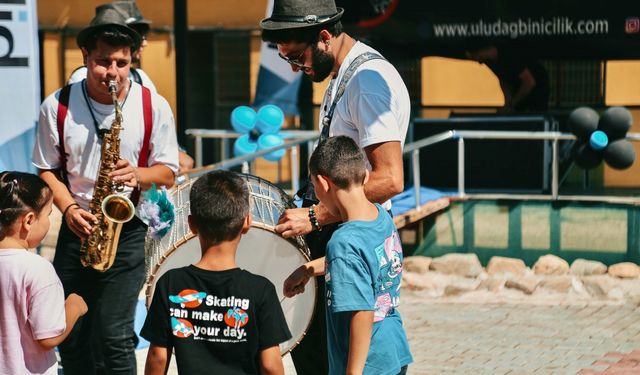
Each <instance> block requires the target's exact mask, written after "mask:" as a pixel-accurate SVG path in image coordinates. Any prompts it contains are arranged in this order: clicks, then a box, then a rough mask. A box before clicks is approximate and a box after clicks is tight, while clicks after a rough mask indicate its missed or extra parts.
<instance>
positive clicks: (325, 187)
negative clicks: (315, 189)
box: [316, 175, 331, 193]
mask: <svg viewBox="0 0 640 375" xmlns="http://www.w3.org/2000/svg"><path fill="white" fill-rule="evenodd" d="M316 180H318V185H319V187H320V188H321V189H322V191H324V192H325V193H326V192H328V191H329V188H330V186H331V180H330V179H329V177H327V176H323V175H317V176H316Z"/></svg>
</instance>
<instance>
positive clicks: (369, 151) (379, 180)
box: [275, 141, 404, 238]
mask: <svg viewBox="0 0 640 375" xmlns="http://www.w3.org/2000/svg"><path fill="white" fill-rule="evenodd" d="M364 152H365V154H366V155H367V159H369V163H370V164H371V172H370V173H369V181H367V183H366V184H365V185H364V192H365V195H366V196H367V198H368V199H369V201H371V202H374V203H384V202H386V201H387V200H389V199H391V197H393V196H395V195H396V194H399V193H402V191H403V189H404V170H403V164H402V148H401V146H400V142H399V141H391V142H382V143H377V144H374V145H370V146H367V147H365V148H364ZM308 212H309V209H308V208H293V209H289V210H285V212H284V213H283V214H282V216H281V217H280V220H279V222H278V225H277V226H276V228H275V229H276V232H277V233H280V234H282V236H283V237H285V238H288V237H293V236H302V235H305V234H308V233H311V231H313V226H312V225H311V222H310V221H309V216H308ZM315 214H316V218H317V219H318V223H320V225H321V226H322V225H326V224H331V223H335V222H338V221H339V218H338V217H336V216H333V215H332V214H331V213H330V212H329V210H327V209H326V208H325V207H324V205H323V204H322V202H320V203H319V204H318V205H316V207H315Z"/></svg>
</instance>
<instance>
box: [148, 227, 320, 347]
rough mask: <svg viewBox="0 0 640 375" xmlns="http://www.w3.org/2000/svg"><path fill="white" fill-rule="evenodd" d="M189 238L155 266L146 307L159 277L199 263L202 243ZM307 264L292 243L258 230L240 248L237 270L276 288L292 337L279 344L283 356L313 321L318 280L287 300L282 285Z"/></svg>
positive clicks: (298, 340)
mask: <svg viewBox="0 0 640 375" xmlns="http://www.w3.org/2000/svg"><path fill="white" fill-rule="evenodd" d="M189 237H190V238H185V240H184V241H181V243H179V244H177V246H176V247H175V249H174V250H173V251H171V252H170V253H169V254H167V255H166V256H165V257H164V259H163V260H162V262H161V263H159V264H158V265H157V266H156V269H155V271H154V272H153V273H152V275H151V277H150V280H149V283H148V286H147V306H149V305H150V304H151V300H152V298H153V291H154V289H155V284H156V282H157V280H158V279H159V278H160V276H162V275H163V274H164V273H165V272H167V271H169V270H171V269H174V268H180V267H185V266H188V265H190V264H194V263H197V262H198V261H199V260H200V257H201V252H200V243H199V241H198V239H197V238H196V237H195V236H193V234H191V235H190V236H189ZM307 261H308V258H307V257H306V255H304V254H303V253H302V252H301V251H300V250H298V248H296V246H294V245H293V244H292V243H291V242H289V241H288V240H286V239H284V238H282V237H280V236H278V235H275V234H274V233H272V232H271V231H269V230H266V229H263V228H259V227H252V228H251V229H250V230H249V232H247V234H245V235H243V236H242V239H241V240H240V244H239V246H238V252H237V254H236V262H237V264H238V266H239V267H240V268H242V269H245V270H247V271H249V272H251V273H254V274H257V275H262V276H264V277H266V278H267V279H269V280H270V281H271V282H272V283H273V285H275V288H276V292H277V294H278V299H279V300H280V305H281V306H282V310H283V312H284V316H285V318H286V320H287V325H288V326H289V330H290V331H291V336H292V337H291V339H290V340H289V341H286V342H284V343H282V344H280V352H281V353H282V354H283V355H284V354H286V353H288V352H289V351H291V350H292V349H293V348H294V347H295V346H296V345H297V344H298V343H299V342H300V340H302V338H303V337H304V335H305V333H306V331H307V327H308V325H309V324H310V322H311V319H312V318H313V311H314V305H315V298H316V280H315V278H311V279H310V280H309V283H308V284H307V286H306V288H305V291H304V293H301V294H299V295H297V296H295V297H293V298H285V297H284V295H283V294H282V285H283V282H284V280H285V279H286V278H287V276H289V274H291V272H293V270H295V269H296V268H298V267H300V266H301V265H303V264H304V263H306V262H307Z"/></svg>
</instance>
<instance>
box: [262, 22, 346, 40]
mask: <svg viewBox="0 0 640 375" xmlns="http://www.w3.org/2000/svg"><path fill="white" fill-rule="evenodd" d="M322 30H327V31H328V32H329V34H331V35H333V36H334V37H336V36H338V35H340V34H342V23H341V22H340V21H336V22H332V23H328V24H321V25H318V26H311V27H301V28H297V29H280V30H262V40H263V41H265V42H268V43H290V42H301V43H308V44H311V43H315V42H318V41H319V39H320V35H319V34H320V31H322Z"/></svg>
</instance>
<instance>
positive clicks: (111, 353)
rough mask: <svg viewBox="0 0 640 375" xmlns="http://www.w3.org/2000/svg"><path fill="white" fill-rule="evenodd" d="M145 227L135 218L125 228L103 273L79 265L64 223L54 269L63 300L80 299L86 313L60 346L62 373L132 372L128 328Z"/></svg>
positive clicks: (141, 271) (75, 242)
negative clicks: (86, 307) (110, 265)
mask: <svg viewBox="0 0 640 375" xmlns="http://www.w3.org/2000/svg"><path fill="white" fill-rule="evenodd" d="M146 230H147V227H146V225H145V224H144V223H142V221H140V220H139V219H138V218H137V217H134V218H133V220H131V221H130V222H128V223H126V224H124V227H123V228H122V232H121V234H120V241H119V243H118V251H117V253H116V259H115V262H114V263H113V266H112V267H111V268H110V269H109V270H107V271H106V272H98V271H96V270H94V269H93V268H85V267H83V266H82V264H80V240H79V238H78V237H77V236H76V235H75V234H74V233H73V232H71V230H70V229H69V228H68V227H67V225H66V223H65V222H64V221H63V222H62V226H61V227H60V233H59V235H58V243H57V245H56V254H55V258H54V260H53V266H54V267H55V269H56V272H57V273H58V276H59V277H60V280H61V281H62V285H63V287H64V292H65V296H66V295H69V294H70V293H76V294H79V295H80V296H82V297H83V298H84V300H85V302H86V303H87V306H88V308H89V311H88V312H87V314H86V315H85V316H83V317H82V318H80V320H78V322H77V323H76V325H75V326H74V327H73V330H72V331H71V333H70V334H69V336H68V337H67V339H66V340H65V341H64V342H63V343H62V344H61V345H60V346H59V348H58V350H59V351H60V357H61V358H62V367H63V370H64V374H65V375H74V374H82V375H93V374H97V373H101V374H102V373H104V374H136V357H135V346H136V345H137V341H138V339H137V337H136V335H135V333H134V330H133V319H134V315H135V308H136V303H137V300H138V294H139V292H140V289H141V288H142V284H143V282H144V275H145V264H144V240H145V235H146Z"/></svg>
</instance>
